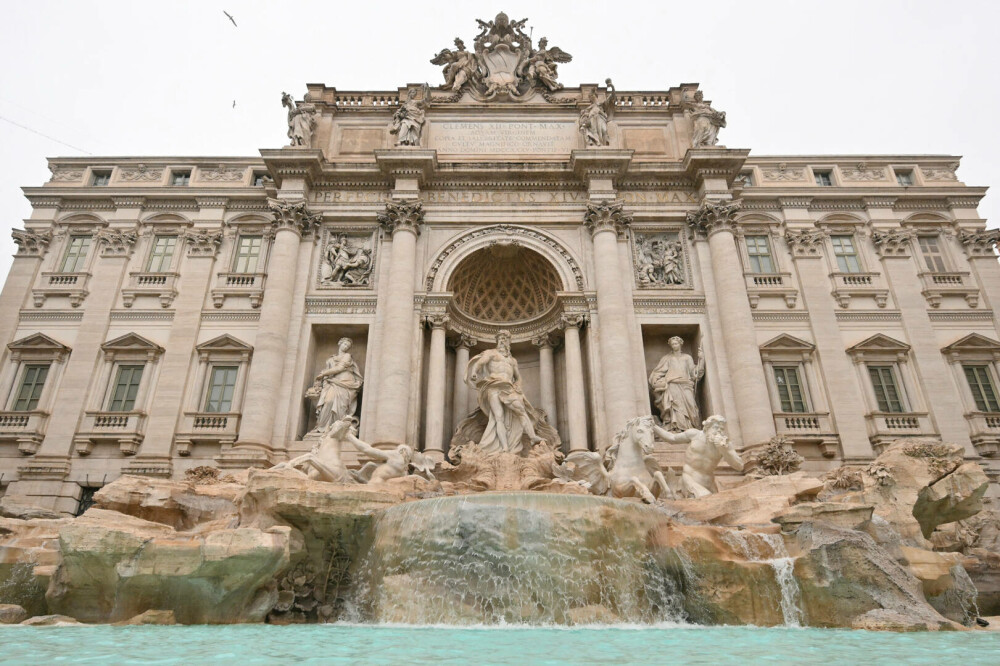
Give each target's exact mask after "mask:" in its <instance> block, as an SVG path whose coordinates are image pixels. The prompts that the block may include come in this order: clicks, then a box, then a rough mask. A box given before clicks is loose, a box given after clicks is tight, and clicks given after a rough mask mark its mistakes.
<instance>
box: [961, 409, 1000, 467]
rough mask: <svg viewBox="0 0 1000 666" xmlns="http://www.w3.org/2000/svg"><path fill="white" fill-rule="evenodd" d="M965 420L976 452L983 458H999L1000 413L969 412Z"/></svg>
mask: <svg viewBox="0 0 1000 666" xmlns="http://www.w3.org/2000/svg"><path fill="white" fill-rule="evenodd" d="M965 418H966V420H967V421H968V422H969V430H970V434H971V435H972V445H973V446H975V447H976V452H977V453H979V455H981V456H983V457H984V458H997V457H1000V412H970V413H968V414H966V415H965Z"/></svg>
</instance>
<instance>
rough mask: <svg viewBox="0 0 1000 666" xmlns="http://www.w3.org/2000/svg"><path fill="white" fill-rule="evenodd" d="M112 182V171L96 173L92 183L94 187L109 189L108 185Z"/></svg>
mask: <svg viewBox="0 0 1000 666" xmlns="http://www.w3.org/2000/svg"><path fill="white" fill-rule="evenodd" d="M110 182H111V172H110V171H95V172H94V174H93V178H92V179H91V181H90V183H91V185H93V186H94V187H107V186H108V183H110Z"/></svg>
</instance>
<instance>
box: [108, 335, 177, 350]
mask: <svg viewBox="0 0 1000 666" xmlns="http://www.w3.org/2000/svg"><path fill="white" fill-rule="evenodd" d="M101 349H102V350H104V351H105V352H130V351H143V352H150V353H155V354H162V353H163V347H161V346H160V345H158V344H156V343H155V342H153V341H151V340H147V339H146V338H144V337H142V336H141V335H139V334H137V333H126V334H125V335H123V336H121V337H118V338H115V339H114V340H108V341H107V342H105V343H104V344H103V345H101Z"/></svg>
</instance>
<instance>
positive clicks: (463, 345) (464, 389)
mask: <svg viewBox="0 0 1000 666" xmlns="http://www.w3.org/2000/svg"><path fill="white" fill-rule="evenodd" d="M452 346H454V347H455V388H454V397H453V398H452V409H451V429H452V432H454V431H455V429H456V428H458V424H459V423H460V422H461V420H462V419H464V418H465V416H466V415H467V414H468V413H469V385H468V384H466V383H465V369H466V368H467V367H468V365H469V350H470V349H472V348H473V347H475V346H476V339H475V338H472V337H469V336H468V335H465V334H464V333H463V334H462V335H461V336H459V337H458V338H456V339H455V341H454V342H453V343H452Z"/></svg>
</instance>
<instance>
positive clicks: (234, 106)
mask: <svg viewBox="0 0 1000 666" xmlns="http://www.w3.org/2000/svg"><path fill="white" fill-rule="evenodd" d="M233 108H234V109H235V108H236V100H235V99H234V100H233Z"/></svg>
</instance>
